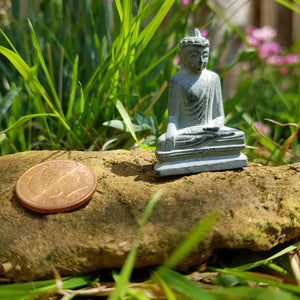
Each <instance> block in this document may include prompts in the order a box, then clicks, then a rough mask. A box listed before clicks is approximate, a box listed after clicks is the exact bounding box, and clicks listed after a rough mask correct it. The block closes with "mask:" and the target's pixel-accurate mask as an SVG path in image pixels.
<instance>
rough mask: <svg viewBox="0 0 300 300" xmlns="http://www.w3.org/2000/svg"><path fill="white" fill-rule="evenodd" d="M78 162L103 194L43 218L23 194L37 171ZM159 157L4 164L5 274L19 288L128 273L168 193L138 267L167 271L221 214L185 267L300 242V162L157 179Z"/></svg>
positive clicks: (42, 155)
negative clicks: (22, 184)
mask: <svg viewBox="0 0 300 300" xmlns="http://www.w3.org/2000/svg"><path fill="white" fill-rule="evenodd" d="M53 159H74V160H78V161H81V162H83V163H84V164H86V165H88V166H90V167H91V168H92V169H93V170H94V171H95V173H96V174H97V178H98V186H97V191H96V193H95V195H94V196H93V198H92V199H91V201H90V202H89V203H88V204H86V205H85V206H84V207H82V208H79V209H77V210H75V211H72V212H69V213H62V214H49V215H42V214H38V213H34V212H31V211H29V210H28V209H26V208H24V207H23V206H22V205H21V204H20V203H19V201H18V199H17V197H16V194H15V184H16V181H17V179H18V178H19V176H20V175H21V174H22V173H23V172H24V171H25V170H26V169H28V168H29V167H32V166H33V165H35V164H37V163H40V162H43V161H46V160H53ZM154 163H155V155H154V153H153V152H150V151H143V150H136V151H125V150H120V151H107V152H106V151H104V152H77V151H72V152H64V151H52V152H51V151H33V152H24V153H17V154H13V155H8V156H3V157H0V178H1V179H0V275H1V276H5V277H9V278H13V279H14V280H17V281H29V280H37V279H44V278H53V271H52V267H55V268H56V269H57V271H58V272H59V273H60V274H61V276H65V275H78V274H82V273H86V272H89V271H93V270H98V269H101V268H115V267H121V266H122V264H123V263H124V261H125V259H126V256H127V254H128V253H129V251H130V249H131V245H132V242H133V240H134V238H135V237H136V234H137V231H138V228H139V222H140V220H141V217H142V215H143V212H144V209H145V207H146V205H147V202H148V201H149V199H150V198H151V197H152V196H153V195H154V194H155V192H157V191H158V190H160V189H164V193H163V195H162V197H161V199H160V200H159V201H158V203H157V204H156V206H155V208H154V211H153V213H152V215H151V217H150V219H149V222H148V223H147V225H146V226H145V229H144V235H143V237H142V241H141V244H140V247H139V251H138V255H137V260H136V267H142V266H149V265H159V264H162V263H163V262H164V261H165V259H166V258H167V257H168V256H169V255H170V253H171V252H172V251H173V250H174V249H175V248H176V247H177V246H178V244H179V243H180V242H181V241H182V239H183V238H184V237H185V236H186V235H187V234H188V232H189V231H190V230H191V229H192V228H193V226H194V225H195V224H196V223H197V222H198V221H199V220H201V219H202V218H203V217H204V216H205V215H206V214H207V213H209V212H211V211H212V210H215V209H219V210H220V212H221V216H220V219H219V220H218V222H217V224H216V225H215V226H214V228H213V229H212V231H211V232H210V233H209V234H208V235H207V237H206V238H205V240H204V241H203V242H202V243H201V244H200V245H199V248H198V249H197V251H195V252H194V253H193V255H191V256H190V257H189V258H187V259H186V260H185V261H184V262H182V264H181V265H180V266H179V267H180V268H186V267H189V266H192V265H198V264H200V263H202V262H204V261H205V260H207V259H208V258H209V256H210V255H211V254H212V253H213V251H214V249H217V248H232V249H238V248H247V249H251V250H268V249H270V248H272V247H273V246H275V245H276V244H278V243H282V242H284V241H287V240H290V239H293V238H296V237H298V236H300V222H299V220H300V202H299V200H300V172H299V171H300V163H297V164H294V165H290V166H281V167H276V168H275V167H261V166H256V165H250V166H249V167H246V168H244V169H243V170H235V171H225V172H210V173H200V174H195V175H190V176H181V177H180V176H178V177H166V178H161V177H157V176H155V172H154V170H153V166H154Z"/></svg>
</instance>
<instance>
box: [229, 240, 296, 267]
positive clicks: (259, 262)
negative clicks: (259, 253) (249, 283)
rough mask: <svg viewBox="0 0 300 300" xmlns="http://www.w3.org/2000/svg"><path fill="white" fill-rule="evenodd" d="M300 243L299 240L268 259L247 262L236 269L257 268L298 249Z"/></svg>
mask: <svg viewBox="0 0 300 300" xmlns="http://www.w3.org/2000/svg"><path fill="white" fill-rule="evenodd" d="M299 245H300V242H297V243H295V244H293V245H291V246H288V247H286V248H284V249H283V250H281V251H279V252H277V253H276V254H274V255H272V256H270V257H268V258H266V259H263V260H259V261H256V262H253V263H249V264H246V265H242V266H239V267H237V268H235V269H236V270H239V271H247V270H250V269H253V268H257V267H259V266H261V265H264V264H268V263H269V262H270V261H271V260H274V259H276V258H279V257H280V256H283V255H285V254H288V253H290V252H291V251H293V250H296V249H297V248H298V246H299Z"/></svg>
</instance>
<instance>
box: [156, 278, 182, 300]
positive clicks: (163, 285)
mask: <svg viewBox="0 0 300 300" xmlns="http://www.w3.org/2000/svg"><path fill="white" fill-rule="evenodd" d="M152 278H153V280H155V281H157V283H159V285H160V286H161V288H162V289H163V291H164V293H165V295H166V297H167V299H168V300H177V298H176V295H175V294H174V293H173V291H172V289H171V288H170V287H169V286H168V285H167V283H166V282H165V281H164V280H163V279H162V278H161V277H160V276H159V273H157V272H154V274H153V276H152Z"/></svg>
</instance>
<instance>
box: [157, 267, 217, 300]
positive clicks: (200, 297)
mask: <svg viewBox="0 0 300 300" xmlns="http://www.w3.org/2000/svg"><path fill="white" fill-rule="evenodd" d="M157 273H158V274H159V276H160V277H161V278H162V279H163V280H164V281H165V282H166V283H167V285H168V286H170V287H171V288H172V289H173V290H175V291H177V292H180V293H182V294H183V295H185V296H189V297H191V298H192V299H197V300H215V299H216V298H215V297H214V296H213V295H211V294H209V293H208V292H207V291H206V290H204V289H202V288H201V287H200V286H198V285H197V284H196V283H194V282H193V281H190V280H188V279H186V278H185V277H184V276H183V275H181V274H179V273H178V272H175V271H173V270H171V269H169V268H166V267H160V268H159V269H158V271H157Z"/></svg>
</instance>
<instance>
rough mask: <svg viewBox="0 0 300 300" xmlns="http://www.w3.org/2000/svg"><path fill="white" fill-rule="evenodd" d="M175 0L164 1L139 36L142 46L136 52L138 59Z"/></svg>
mask: <svg viewBox="0 0 300 300" xmlns="http://www.w3.org/2000/svg"><path fill="white" fill-rule="evenodd" d="M174 1H175V0H168V1H163V4H162V5H161V7H160V9H159V11H158V12H157V14H156V15H155V17H154V18H153V19H152V20H151V22H150V23H149V24H148V25H147V27H146V28H145V29H144V30H143V31H142V32H141V33H140V35H139V37H138V41H137V43H140V48H139V50H138V52H137V54H136V59H137V58H138V57H139V56H140V54H141V53H142V51H143V50H144V48H145V47H146V46H147V45H148V43H149V42H150V40H151V39H152V37H153V36H154V34H155V32H156V30H157V29H158V27H159V25H160V24H161V22H162V21H163V19H164V18H165V16H166V15H167V13H168V12H169V10H170V8H171V7H172V5H173V3H174Z"/></svg>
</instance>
